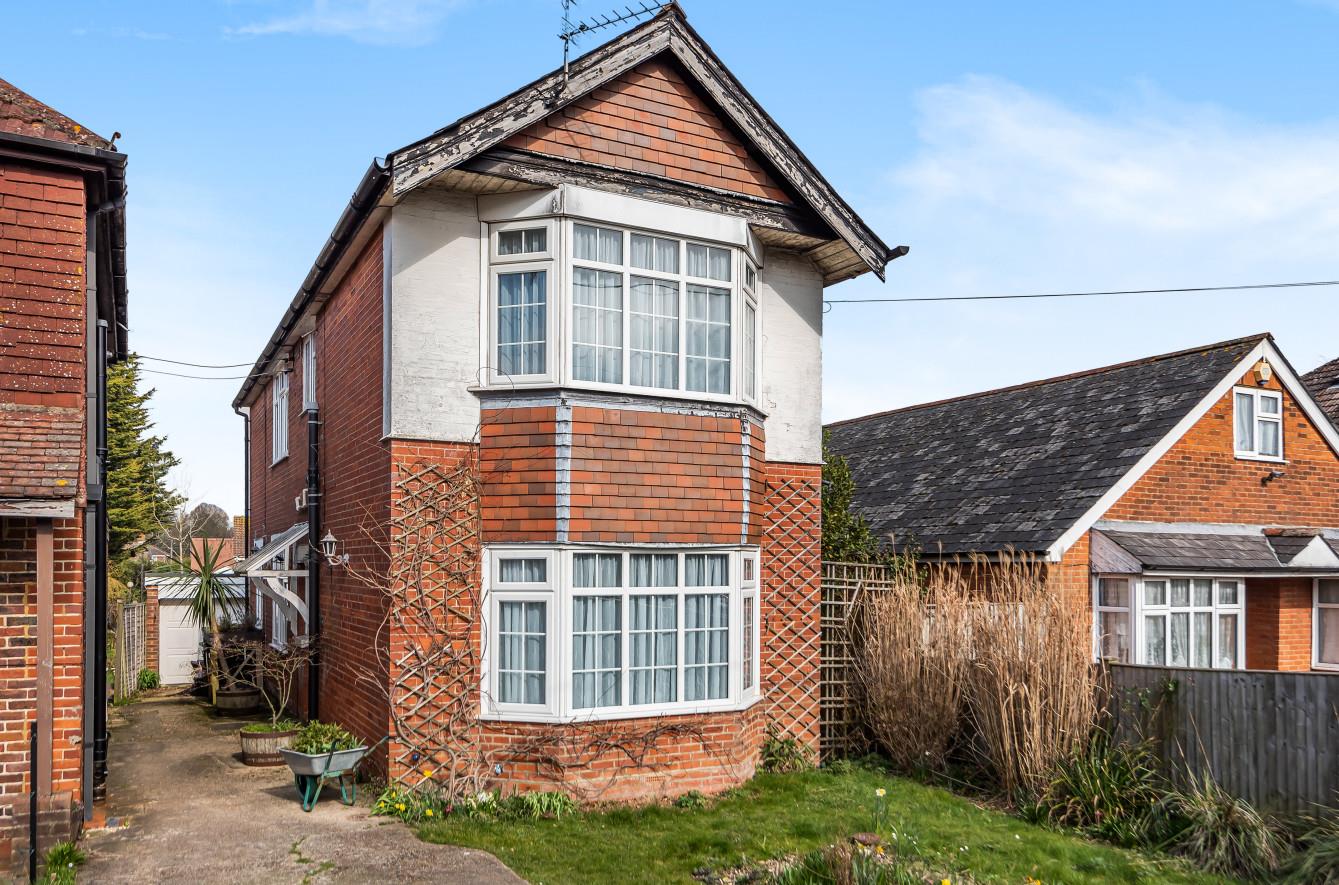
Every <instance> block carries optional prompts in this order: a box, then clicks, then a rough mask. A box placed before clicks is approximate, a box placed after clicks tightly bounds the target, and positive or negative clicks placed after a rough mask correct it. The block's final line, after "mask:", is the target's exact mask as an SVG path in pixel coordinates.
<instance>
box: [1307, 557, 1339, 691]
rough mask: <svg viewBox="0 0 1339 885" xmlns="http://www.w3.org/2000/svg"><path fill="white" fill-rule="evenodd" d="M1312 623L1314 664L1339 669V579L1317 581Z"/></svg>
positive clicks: (1329, 668) (1321, 668) (1321, 667)
mask: <svg viewBox="0 0 1339 885" xmlns="http://www.w3.org/2000/svg"><path fill="white" fill-rule="evenodd" d="M1312 624H1313V626H1312V633H1313V639H1314V642H1315V651H1314V653H1313V655H1312V666H1314V667H1316V668H1317V669H1320V670H1339V580H1336V579H1333V578H1322V579H1320V580H1318V581H1316V589H1315V608H1314V610H1313V612H1312Z"/></svg>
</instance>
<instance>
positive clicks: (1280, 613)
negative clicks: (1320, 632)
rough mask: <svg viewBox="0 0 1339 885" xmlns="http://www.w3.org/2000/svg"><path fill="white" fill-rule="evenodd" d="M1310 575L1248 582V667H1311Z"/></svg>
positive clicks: (1298, 668) (1273, 668)
mask: <svg viewBox="0 0 1339 885" xmlns="http://www.w3.org/2000/svg"><path fill="white" fill-rule="evenodd" d="M1312 605H1313V595H1312V583H1311V579H1310V578H1287V579H1283V580H1248V581H1247V582H1246V666H1247V667H1249V668H1250V669H1252V670H1310V669H1311V652H1312V636H1311V614H1312Z"/></svg>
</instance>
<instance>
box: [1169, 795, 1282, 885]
mask: <svg viewBox="0 0 1339 885" xmlns="http://www.w3.org/2000/svg"><path fill="white" fill-rule="evenodd" d="M1160 806H1161V812H1162V813H1163V814H1165V815H1166V818H1167V820H1168V825H1169V826H1170V827H1171V833H1172V835H1171V836H1170V837H1168V838H1167V839H1166V840H1164V843H1163V846H1162V847H1164V848H1165V849H1167V850H1168V851H1170V852H1171V853H1173V854H1178V855H1181V856H1183V857H1186V858H1189V859H1190V860H1191V862H1193V863H1194V864H1195V865H1197V866H1199V867H1202V868H1204V869H1206V870H1208V871H1209V872H1211V873H1217V874H1219V875H1224V876H1244V877H1247V878H1256V879H1263V878H1266V877H1269V876H1272V875H1273V874H1274V873H1275V872H1276V871H1277V870H1278V868H1279V864H1280V861H1281V860H1282V859H1283V857H1284V856H1285V854H1286V851H1287V843H1286V840H1285V839H1284V838H1283V836H1282V835H1281V833H1280V832H1279V830H1278V828H1277V827H1276V826H1275V825H1274V824H1273V822H1271V821H1270V820H1269V819H1267V818H1266V817H1265V816H1264V815H1262V814H1261V813H1260V812H1259V811H1257V810H1256V809H1255V808H1254V807H1253V806H1252V805H1251V804H1250V803H1249V802H1246V801H1245V800H1242V799H1238V798H1236V797H1234V796H1232V795H1229V794H1228V793H1226V792H1225V791H1224V790H1223V788H1222V787H1220V786H1218V783H1217V782H1216V781H1214V779H1213V778H1211V777H1209V776H1207V775H1205V776H1196V775H1191V776H1190V780H1189V785H1188V786H1187V787H1186V788H1185V789H1178V790H1173V791H1172V792H1170V793H1168V794H1167V796H1166V797H1165V798H1164V799H1163V800H1162V802H1161V803H1160Z"/></svg>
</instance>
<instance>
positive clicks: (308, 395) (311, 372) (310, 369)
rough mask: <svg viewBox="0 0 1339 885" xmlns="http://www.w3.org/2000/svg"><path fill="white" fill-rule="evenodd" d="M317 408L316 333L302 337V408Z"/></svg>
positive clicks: (307, 410) (309, 409)
mask: <svg viewBox="0 0 1339 885" xmlns="http://www.w3.org/2000/svg"><path fill="white" fill-rule="evenodd" d="M315 408H316V333H315V332H312V333H310V334H308V335H307V336H306V337H305V338H303V339H302V409H303V411H305V412H310V411H311V410H313V409H315Z"/></svg>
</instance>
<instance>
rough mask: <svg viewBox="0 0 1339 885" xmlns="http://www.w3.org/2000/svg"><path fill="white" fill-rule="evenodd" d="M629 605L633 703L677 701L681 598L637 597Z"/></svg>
mask: <svg viewBox="0 0 1339 885" xmlns="http://www.w3.org/2000/svg"><path fill="white" fill-rule="evenodd" d="M670 558H671V559H672V558H673V557H670ZM628 604H629V606H630V609H629V612H628V636H629V642H630V643H631V646H632V647H631V650H630V652H629V656H628V665H629V679H630V681H631V685H630V686H629V691H630V692H631V698H630V703H633V704H650V703H668V702H670V701H673V700H675V695H676V686H675V681H676V679H675V676H676V669H675V664H676V663H677V661H676V653H677V648H676V645H677V641H678V631H677V627H678V597H675V596H634V597H632V598H631V599H630V600H629V603H628Z"/></svg>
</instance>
